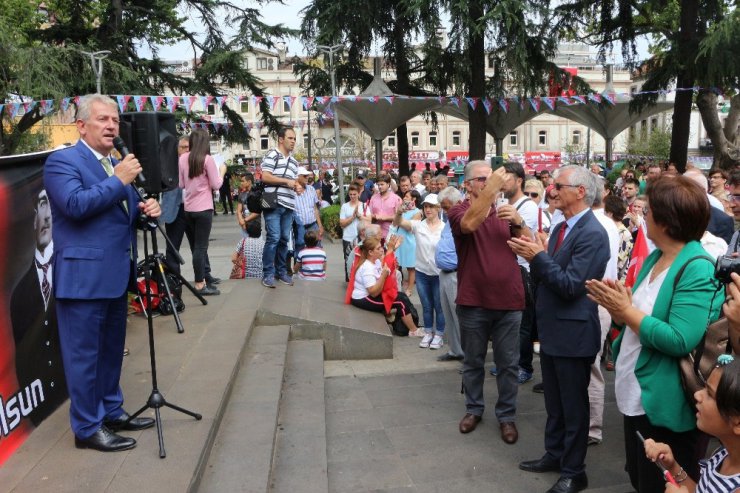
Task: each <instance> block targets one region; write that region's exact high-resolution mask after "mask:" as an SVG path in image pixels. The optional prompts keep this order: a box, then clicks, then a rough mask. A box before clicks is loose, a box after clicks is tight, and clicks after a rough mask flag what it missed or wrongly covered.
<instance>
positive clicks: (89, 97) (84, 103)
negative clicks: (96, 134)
mask: <svg viewBox="0 0 740 493" xmlns="http://www.w3.org/2000/svg"><path fill="white" fill-rule="evenodd" d="M95 103H103V104H106V105H108V106H110V107H111V108H114V109H115V110H116V111H118V103H116V102H115V101H113V100H112V99H111V98H109V97H108V96H104V95H103V94H86V95H85V96H82V97H81V98H80V102H79V104H78V105H77V119H78V120H82V121H83V122H86V121H88V120H89V119H90V117H91V116H92V107H93V104H95Z"/></svg>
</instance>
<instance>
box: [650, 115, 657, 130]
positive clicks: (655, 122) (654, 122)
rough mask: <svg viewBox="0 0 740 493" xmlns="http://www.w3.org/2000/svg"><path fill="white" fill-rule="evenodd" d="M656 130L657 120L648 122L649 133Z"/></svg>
mask: <svg viewBox="0 0 740 493" xmlns="http://www.w3.org/2000/svg"><path fill="white" fill-rule="evenodd" d="M657 128H658V119H657V118H653V119H652V120H650V131H653V130H655V129H657Z"/></svg>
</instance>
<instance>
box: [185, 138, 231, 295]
mask: <svg viewBox="0 0 740 493" xmlns="http://www.w3.org/2000/svg"><path fill="white" fill-rule="evenodd" d="M210 150H211V144H210V141H209V137H208V132H206V131H205V130H194V131H193V133H191V134H190V152H186V153H184V154H182V155H181V156H180V161H179V163H178V165H179V170H180V188H183V189H184V191H183V204H184V207H185V219H186V221H187V227H188V228H189V229H190V230H191V231H192V232H193V272H194V274H195V289H197V290H198V292H199V293H200V294H201V295H204V296H208V295H217V294H221V293H220V291H219V290H218V289H216V288H215V287H213V286H209V285H208V284H206V281H205V274H206V272H205V264H206V255H207V254H208V238H209V237H210V236H211V224H212V223H213V192H214V191H215V190H218V189H219V188H221V185H222V184H223V181H224V180H223V179H224V174H225V173H226V166H225V165H223V164H222V165H221V167H220V169H219V167H218V166H216V161H214V160H213V157H211V155H210V154H209V153H210Z"/></svg>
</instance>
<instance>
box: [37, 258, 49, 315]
mask: <svg viewBox="0 0 740 493" xmlns="http://www.w3.org/2000/svg"><path fill="white" fill-rule="evenodd" d="M50 265H51V262H47V263H45V264H42V263H41V262H39V261H38V260H36V267H38V268H39V269H41V272H42V276H41V294H42V295H43V296H44V306H49V297H50V296H51V283H50V282H49V278H48V273H49V266H50Z"/></svg>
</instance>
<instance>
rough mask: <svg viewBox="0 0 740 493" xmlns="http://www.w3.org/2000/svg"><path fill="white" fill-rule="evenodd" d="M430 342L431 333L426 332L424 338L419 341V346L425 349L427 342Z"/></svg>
mask: <svg viewBox="0 0 740 493" xmlns="http://www.w3.org/2000/svg"><path fill="white" fill-rule="evenodd" d="M431 342H432V334H429V333H426V334H424V338H423V339H422V340H421V342H420V343H419V347H420V348H424V349H426V348H428V347H429V343H431Z"/></svg>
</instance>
